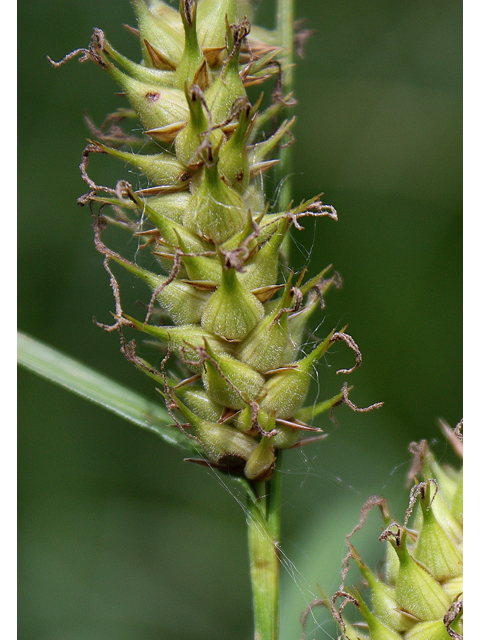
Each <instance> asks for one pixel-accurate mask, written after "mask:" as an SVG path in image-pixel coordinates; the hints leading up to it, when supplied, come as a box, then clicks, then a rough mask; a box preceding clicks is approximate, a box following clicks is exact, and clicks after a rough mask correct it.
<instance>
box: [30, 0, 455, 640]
mask: <svg viewBox="0 0 480 640" xmlns="http://www.w3.org/2000/svg"><path fill="white" fill-rule="evenodd" d="M18 11H19V14H18V24H19V53H18V61H19V76H18V90H19V118H18V121H19V144H18V158H19V172H18V175H19V198H18V209H19V217H18V230H19V233H18V238H19V250H18V259H19V269H18V283H19V298H18V317H19V326H20V328H21V329H22V330H24V331H27V332H29V333H30V334H32V335H33V336H35V337H37V338H39V339H41V340H43V341H45V342H47V343H48V344H50V345H52V346H54V347H57V348H59V349H61V350H63V351H65V352H66V353H67V354H69V355H71V356H74V357H76V358H78V359H80V360H81V361H82V362H84V363H87V364H90V365H92V366H94V367H95V368H97V369H98V370H100V371H102V372H103V373H106V374H108V375H110V376H112V377H113V378H115V379H116V380H119V381H121V382H123V383H126V384H128V385H129V386H131V387H133V388H135V389H137V390H139V391H141V392H142V393H143V394H144V395H148V396H149V397H152V398H155V392H154V390H153V384H152V383H151V382H149V380H148V379H147V378H144V377H143V376H142V375H141V374H139V373H138V372H136V371H135V370H134V369H133V368H132V367H131V365H129V364H128V363H127V362H125V361H124V359H123V357H122V356H121V355H120V353H119V343H118V337H117V336H116V335H107V334H105V333H103V332H102V331H101V330H100V329H98V328H97V327H95V326H94V325H93V324H92V316H93V315H95V316H96V317H97V318H99V319H100V320H103V321H106V322H108V321H109V318H110V315H109V312H110V310H112V309H113V302H112V296H111V293H110V290H109V286H108V278H107V275H106V273H105V271H104V269H103V266H102V260H101V256H100V255H99V254H98V253H97V252H96V251H95V249H94V247H93V239H92V230H91V220H90V217H89V213H88V210H86V209H84V208H80V207H78V206H77V205H76V198H77V197H78V196H79V195H81V194H82V193H84V192H85V190H86V189H85V185H84V183H83V182H82V180H81V177H80V172H79V171H78V169H77V165H78V163H79V161H80V158H81V153H82V150H83V147H84V140H85V137H86V136H87V135H88V131H87V128H86V126H85V124H84V122H83V117H82V116H83V112H84V111H87V112H88V114H89V115H90V116H91V117H92V119H93V120H94V122H96V123H97V124H99V123H101V122H102V120H103V118H104V117H105V115H106V114H107V113H109V112H110V111H112V110H113V109H115V108H116V107H117V106H118V105H120V104H122V103H121V99H120V98H117V97H115V96H114V92H115V91H116V88H115V85H114V84H113V83H112V81H111V80H110V79H109V78H108V77H107V76H106V74H104V73H103V72H102V71H101V70H100V69H98V68H95V67H94V65H93V64H91V63H87V64H84V65H79V64H78V63H76V62H71V63H70V64H69V65H68V66H65V67H63V68H61V69H59V70H54V69H52V68H51V67H50V66H49V65H48V63H47V61H46V54H49V55H50V56H52V57H53V58H54V59H60V58H61V57H62V56H63V55H64V54H65V53H66V52H68V51H70V50H72V49H74V48H75V47H79V46H86V45H87V43H88V41H89V36H90V32H91V28H92V27H93V26H98V27H101V28H102V29H103V30H104V31H105V33H106V35H107V37H108V38H109V40H110V41H111V42H112V43H113V45H114V46H116V47H117V48H118V49H120V50H121V51H123V52H124V53H126V54H127V55H129V56H130V57H132V58H133V59H137V60H138V59H139V52H138V50H137V43H136V42H135V39H134V38H133V36H132V35H131V34H129V33H128V32H127V31H125V29H124V28H123V27H122V23H129V24H133V22H134V20H133V13H132V11H131V9H130V6H129V3H128V2H127V0H116V1H115V2H111V1H109V0H95V1H94V0H83V1H82V2H68V3H66V2H62V1H60V0H49V1H48V2H40V3H39V2H33V0H25V1H24V2H22V3H19V6H18ZM273 11H274V3H273V2H267V0H263V2H260V4H259V8H258V16H259V21H260V22H261V23H263V24H264V25H266V26H271V25H272V24H273ZM461 12H462V8H461V3H458V2H451V1H446V0H437V1H436V2H434V3H433V2H430V0H415V1H413V0H412V1H405V0H401V1H398V2H389V3H387V2H381V1H380V0H376V1H372V0H370V1H369V0H364V1H363V2H358V1H357V2H353V1H352V0H337V1H336V2H318V0H310V1H308V0H297V15H298V17H299V18H305V25H306V26H307V27H309V28H313V29H315V31H316V35H315V37H314V38H312V39H311V40H310V41H309V42H308V45H307V47H306V56H305V59H304V60H299V61H298V66H297V72H296V73H297V76H296V97H297V99H298V106H297V108H296V114H297V123H296V128H295V137H296V145H295V150H294V176H293V181H294V191H295V198H296V199H297V200H300V199H301V198H303V197H310V196H312V195H314V194H316V193H318V192H319V191H323V192H324V196H323V200H324V202H326V203H330V204H333V205H334V206H335V208H336V209H337V211H338V214H339V221H338V223H334V222H332V221H331V220H328V219H321V220H319V221H317V223H316V225H315V224H314V223H313V222H312V221H308V222H307V223H306V227H307V230H306V231H305V232H304V233H303V234H302V235H300V234H298V233H296V235H295V237H296V240H297V241H298V246H297V247H296V253H295V256H294V258H293V260H292V261H293V262H294V264H295V265H296V266H297V267H298V268H300V267H301V266H302V265H303V264H304V263H305V262H306V261H307V262H308V264H309V268H310V272H311V273H312V274H313V273H314V272H316V271H318V270H320V269H321V268H323V267H324V266H326V265H327V264H329V263H333V264H334V267H335V268H336V269H338V271H339V272H340V273H341V276H342V278H343V281H344V286H343V288H342V289H341V290H340V291H335V292H333V293H332V294H331V295H329V296H328V299H327V307H326V309H325V311H324V312H323V314H322V315H319V316H318V317H317V319H316V322H317V323H318V324H320V322H322V321H323V322H324V326H322V329H321V330H320V331H323V332H325V331H326V330H329V329H330V328H331V327H333V326H338V327H340V326H343V325H344V324H347V323H348V326H349V328H348V331H349V332H350V333H351V334H352V335H353V336H354V338H355V340H356V341H357V342H358V344H359V346H360V348H361V350H362V353H363V357H364V362H363V365H362V367H361V368H360V369H359V370H358V371H356V372H355V373H354V374H352V375H351V376H350V378H349V383H351V384H353V385H354V386H355V389H354V391H353V392H352V395H351V397H352V399H353V401H354V402H356V403H357V404H358V405H360V406H365V405H367V404H370V403H372V402H376V401H379V400H383V401H384V402H385V405H384V407H383V408H382V409H381V410H380V411H377V412H374V413H369V414H354V413H352V412H350V411H349V410H348V409H347V408H345V407H341V408H340V409H339V410H338V411H337V413H336V418H337V421H338V428H335V426H334V425H333V424H332V423H331V422H330V421H329V420H328V418H324V419H323V420H322V421H319V425H320V426H322V427H323V428H324V429H325V430H326V431H329V432H331V435H330V436H329V438H327V439H326V440H325V441H323V442H320V443H317V444H316V445H313V446H311V447H310V448H309V449H305V451H299V450H295V451H291V452H288V453H287V454H286V456H285V466H284V474H285V478H284V486H285V501H284V507H283V549H284V551H285V554H286V559H288V560H286V562H285V564H286V568H285V570H284V572H283V575H282V581H283V582H282V624H283V631H282V639H283V640H292V639H296V638H299V636H300V626H299V624H298V616H299V614H300V612H301V610H302V609H305V608H306V606H307V604H308V602H309V601H310V600H312V599H313V597H315V595H317V589H316V584H317V583H318V584H321V585H322V586H323V587H324V588H325V589H326V590H327V591H329V592H330V593H332V592H333V591H334V590H335V588H336V586H337V585H338V583H339V575H340V563H341V559H342V552H343V540H344V537H345V535H346V534H347V533H348V531H349V530H350V529H351V528H352V527H353V525H354V524H355V523H356V522H357V520H358V514H359V510H360V507H361V505H362V504H363V502H364V500H365V499H366V498H367V497H368V496H369V495H370V494H371V493H373V492H376V493H381V492H382V493H384V494H385V495H387V497H389V499H390V500H391V504H392V510H393V511H394V513H395V514H396V515H398V517H400V516H401V514H402V511H403V510H404V506H405V490H404V477H405V473H406V470H407V468H408V460H409V454H408V451H407V448H408V444H409V442H410V441H411V440H419V439H421V438H427V439H428V440H429V441H431V442H434V441H436V444H434V445H433V446H434V450H435V451H436V452H437V453H438V455H439V456H440V457H442V458H444V459H450V454H449V452H448V450H447V448H446V445H445V441H444V439H443V438H442V437H441V435H440V432H439V431H438V429H437V427H436V424H435V420H436V418H437V417H438V416H443V417H444V418H445V419H446V420H447V421H448V422H450V423H451V424H452V425H454V424H456V422H458V420H460V418H461V417H462V355H461V354H462V335H461V331H462V307H461V304H462V297H461V296H462V294H461V291H462V271H461V269H462V267H461V264H462V260H461V247H462V238H461V233H462V231H461V229H462V220H461V211H462V201H461V198H462V173H461V172H462V165H461V153H462V149H461V133H462V116H461V109H462V103H461V97H462V94H461V91H462V87H461V63H462V58H461V37H462V33H461V29H462V13H461ZM100 164H101V170H102V171H103V174H102V178H103V179H104V182H106V183H109V184H114V183H115V179H116V176H117V175H118V174H117V173H116V170H117V169H118V165H117V164H116V163H115V162H113V161H112V162H103V163H98V164H96V165H95V166H96V167H100ZM273 186H274V185H273ZM132 296H133V297H134V296H135V293H134V292H133V293H132ZM351 359H352V355H351V354H350V353H349V352H348V351H347V350H346V349H345V348H344V347H342V346H341V345H339V347H338V349H337V353H334V354H333V355H332V356H330V357H329V358H328V361H327V362H325V363H324V364H322V366H321V367H320V368H319V379H320V381H321V390H320V393H321V396H322V397H324V398H326V397H328V396H330V395H333V393H335V392H336V391H337V390H338V389H339V388H340V386H341V384H342V382H343V379H339V376H335V374H334V371H335V369H336V368H338V366H337V365H339V364H340V363H341V364H342V366H345V364H347V365H348V363H350V362H351ZM18 383H19V386H18V389H19V422H18V434H19V447H18V453H19V482H18V489H19V511H18V513H19V636H18V637H19V638H20V640H30V639H31V638H35V640H80V639H82V640H84V639H88V640H96V639H98V640H100V639H101V640H110V639H112V640H123V639H125V640H136V639H139V640H140V639H142V640H149V639H150V638H151V639H152V640H153V639H154V638H155V639H159V638H162V639H165V640H184V639H186V638H188V639H189V640H216V639H218V640H220V639H222V640H224V639H225V638H228V639H231V640H240V639H242V640H245V639H248V638H251V637H252V620H251V611H250V591H249V582H248V580H249V578H248V558H247V551H246V535H245V534H246V531H245V517H244V514H243V512H242V509H241V508H240V506H239V505H238V504H237V503H236V502H235V501H234V500H233V499H232V496H231V495H230V494H229V490H230V491H233V492H234V493H236V490H235V489H234V488H233V486H230V485H228V483H227V486H228V490H226V489H225V487H224V486H222V483H221V482H219V480H218V479H217V478H216V477H215V476H214V475H213V474H212V473H210V472H208V471H207V470H205V469H203V468H197V467H195V466H189V465H187V464H185V463H183V462H182V457H181V455H180V454H179V453H178V452H177V451H175V450H172V449H170V448H168V446H167V445H165V444H164V443H163V442H161V441H160V440H158V439H156V438H155V437H154V436H153V435H151V434H149V433H143V432H142V431H141V430H139V429H137V428H135V427H133V426H132V425H130V424H127V423H125V422H122V421H121V420H120V419H119V418H116V417H114V416H112V415H110V414H108V413H106V412H105V411H103V410H101V409H100V408H97V407H94V406H92V405H90V404H89V403H87V402H85V401H82V400H81V399H79V398H76V397H73V396H72V395H70V394H69V393H67V392H66V391H63V390H61V389H59V388H56V387H54V386H53V385H51V384H49V383H47V382H45V381H43V380H40V379H39V378H37V377H35V376H34V375H32V374H30V373H27V372H25V371H23V370H20V371H19V378H18ZM379 527H380V521H379V519H378V518H375V517H373V518H372V523H371V525H370V531H371V532H372V535H373V536H374V538H375V539H376V533H377V532H378V530H379ZM358 546H359V548H360V551H361V552H362V553H363V554H364V555H365V557H366V559H367V560H370V561H371V562H373V563H375V562H376V561H377V560H378V559H379V557H380V554H381V548H377V546H378V545H377V546H375V545H374V546H373V547H372V548H371V549H370V551H368V552H367V546H368V543H367V542H363V543H362V542H360V543H359V545H358ZM324 620H325V615H324V614H322V613H321V612H320V611H319V612H318V625H320V626H321V628H318V627H317V625H315V624H310V625H309V627H308V635H307V637H308V638H316V640H319V638H322V637H325V638H327V637H329V636H328V633H333V632H332V627H331V626H329V623H324V622H323V621H324ZM324 625H325V626H324Z"/></svg>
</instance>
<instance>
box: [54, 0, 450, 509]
mask: <svg viewBox="0 0 480 640" xmlns="http://www.w3.org/2000/svg"><path fill="white" fill-rule="evenodd" d="M251 4H252V3H251V2H249V1H248V0H241V1H239V2H235V0H215V1H213V0H198V1H197V0H181V1H180V7H179V10H175V9H173V7H172V6H170V4H169V3H168V2H164V1H162V0H155V1H154V2H153V1H147V0H132V5H133V9H134V12H135V15H136V18H137V27H138V28H137V30H134V31H135V33H137V35H138V40H139V52H140V56H141V58H142V59H139V60H137V61H131V60H128V58H126V57H125V56H123V55H122V54H121V53H120V52H118V51H117V50H116V49H114V48H113V47H112V45H111V44H110V43H109V42H108V40H107V39H106V37H105V35H104V34H103V32H102V31H101V30H100V29H94V31H93V34H92V38H91V42H90V44H89V47H88V48H87V49H80V50H78V51H76V52H74V54H73V55H76V54H77V53H80V54H82V58H81V60H82V61H85V60H87V59H88V60H91V61H93V62H94V63H95V64H96V65H97V66H99V67H101V68H102V69H103V70H105V71H107V73H108V74H109V75H110V76H111V77H112V78H113V79H114V80H115V81H116V82H117V83H118V85H119V86H120V90H121V92H122V94H123V96H124V97H123V98H122V99H125V98H126V100H127V101H128V103H129V105H130V108H128V109H125V108H121V109H119V110H118V111H117V112H115V114H112V116H111V118H110V119H109V121H111V124H112V126H111V128H110V129H108V130H107V131H106V132H105V133H104V129H102V130H101V132H100V133H99V132H98V131H95V132H94V135H95V136H96V137H97V138H100V139H99V140H97V141H89V145H88V146H87V147H86V149H85V152H84V155H83V161H82V165H81V170H82V176H83V178H84V180H85V182H86V183H87V184H88V189H89V191H88V193H87V194H86V195H85V196H82V198H80V200H79V202H80V203H81V204H87V203H88V204H89V205H91V206H93V205H94V204H98V206H99V210H98V211H96V219H95V243H96V248H97V249H98V251H99V252H100V253H101V254H102V255H103V258H104V264H105V268H106V269H107V272H108V276H109V279H110V283H111V286H112V290H113V293H114V297H115V314H114V323H113V325H112V326H111V327H107V328H108V329H109V330H112V329H118V331H119V332H120V334H121V345H122V352H123V353H124V354H125V355H126V357H127V358H128V359H129V360H130V361H131V362H132V363H133V364H135V366H136V367H137V368H138V369H139V370H141V371H144V372H145V373H146V374H147V375H148V376H149V377H151V378H153V379H154V381H155V383H156V385H157V387H158V388H159V389H160V391H161V393H162V394H163V397H164V398H165V401H166V404H167V408H168V409H169V411H170V412H171V415H172V419H173V421H174V422H175V424H176V425H177V427H178V428H179V429H182V430H183V432H184V433H185V434H186V435H187V436H189V437H190V438H191V442H192V448H193V449H194V450H195V451H196V453H197V456H200V457H202V456H203V458H204V461H205V463H206V464H213V465H215V466H216V467H218V468H219V469H221V470H228V472H229V473H239V474H244V476H245V477H246V478H247V479H248V480H249V481H251V482H256V481H261V480H266V479H268V478H269V477H270V476H271V474H272V473H273V472H274V468H275V459H276V452H277V450H278V449H283V448H289V447H292V446H299V445H300V444H302V440H303V438H302V434H303V433H304V432H306V431H308V432H309V434H308V435H309V436H310V438H307V439H306V440H311V439H312V434H311V432H312V431H314V432H315V434H316V435H315V436H314V437H316V438H318V437H321V436H319V435H318V434H319V433H320V432H321V430H320V429H318V428H317V427H315V426H313V425H311V424H310V422H312V421H313V420H315V419H316V417H317V416H318V415H319V414H320V413H322V412H324V411H327V410H331V409H332V408H333V407H335V406H336V405H337V404H341V403H342V402H347V404H348V405H349V406H350V407H352V408H355V406H354V405H353V404H352V403H351V402H350V401H349V400H348V388H347V387H346V385H344V387H343V388H342V390H341V391H340V393H337V394H336V395H335V396H334V397H333V398H330V399H327V400H320V401H319V402H318V403H317V404H316V405H314V406H312V407H307V408H303V407H302V404H303V402H304V400H305V398H306V397H307V394H308V390H309V387H310V386H311V384H312V381H315V382H316V366H318V364H319V362H320V361H321V359H322V357H323V356H324V354H325V353H326V351H327V350H328V348H329V347H330V345H331V343H332V341H334V340H336V339H337V338H338V336H344V334H343V333H335V332H333V331H332V332H331V333H330V334H329V335H328V336H327V338H326V339H325V340H323V342H320V343H319V344H318V346H316V347H314V348H313V349H311V348H310V349H306V351H307V352H309V354H308V355H307V356H305V357H299V354H300V352H301V351H302V352H303V349H302V347H303V343H302V339H303V333H304V331H305V328H306V324H307V321H308V320H309V319H310V318H311V317H312V315H313V313H314V312H316V311H317V310H318V309H319V308H320V307H321V306H323V297H324V294H325V293H326V291H327V289H328V288H329V286H330V284H331V283H332V282H333V278H332V279H331V281H329V280H325V279H323V272H322V274H320V275H319V276H317V277H316V278H313V279H311V280H309V281H308V282H307V283H306V284H303V285H302V284H301V282H302V279H303V277H304V275H305V274H304V273H301V274H300V277H298V278H297V281H296V283H295V284H294V282H295V278H294V275H293V274H292V273H291V272H290V270H289V268H288V267H287V264H288V263H287V261H286V259H285V256H284V255H283V246H284V240H285V238H286V237H287V234H288V233H289V230H290V228H291V226H292V225H294V226H295V227H297V228H298V229H299V230H301V226H300V222H299V219H300V218H301V217H303V216H321V215H329V216H330V217H332V218H335V215H334V213H333V212H334V210H333V209H332V208H331V207H330V208H329V207H324V205H322V203H321V202H320V201H319V199H318V197H317V198H312V199H311V200H307V201H302V203H301V204H300V205H298V206H296V207H294V206H293V204H291V205H290V206H289V207H287V210H283V211H278V210H275V209H274V208H273V207H272V210H269V205H268V204H266V202H267V198H266V196H265V193H264V184H267V185H268V184H269V183H268V180H264V175H265V174H266V172H267V171H268V170H269V169H270V168H271V167H273V165H274V164H275V163H276V162H277V160H278V153H279V149H280V147H282V146H285V145H286V144H288V143H289V142H291V136H290V135H289V132H290V129H291V127H292V125H293V122H294V118H291V117H290V118H289V117H287V115H288V114H287V107H288V106H289V104H291V103H293V101H291V100H289V98H290V96H281V95H280V93H281V76H282V73H281V72H282V71H283V69H282V64H283V62H282V59H281V56H282V50H281V48H280V47H279V46H278V42H277V39H278V34H277V33H275V32H267V31H266V30H264V29H263V30H262V29H260V28H258V27H256V26H255V25H254V26H253V27H252V25H251V23H250V22H249V21H248V20H247V18H244V19H243V20H241V21H238V19H239V17H240V18H241V17H242V16H243V15H245V13H244V12H248V11H250V9H251V6H250V5H251ZM249 15H250V17H252V16H251V14H250V13H249ZM236 21H237V22H236ZM248 36H250V38H249V39H248V40H247V37H248ZM71 57H72V55H69V56H67V57H66V58H65V60H67V59H70V58H71ZM58 64H59V63H54V65H55V66H57V65H58ZM269 79H274V80H276V81H277V85H276V86H277V91H275V92H274V99H275V102H274V103H273V104H270V105H268V104H266V105H265V106H264V105H263V104H262V103H263V102H264V100H262V98H261V97H260V98H259V99H258V101H257V102H256V103H255V104H253V105H252V103H251V101H250V100H249V98H248V95H247V92H248V91H249V86H250V85H258V84H261V83H263V82H264V81H267V80H269ZM262 95H263V94H262ZM261 107H263V110H262V109H261ZM278 123H280V125H279V124H278ZM142 127H143V130H142ZM94 153H95V154H104V155H107V156H109V157H111V158H113V159H114V160H116V161H117V162H121V163H123V165H128V166H129V167H130V168H132V169H133V172H134V173H135V175H136V183H135V185H134V186H132V185H129V184H128V183H126V182H124V181H119V182H118V183H117V184H116V185H111V186H99V185H98V184H97V182H96V181H94V180H93V179H92V178H91V177H90V175H89V173H88V172H87V169H88V163H89V156H90V155H91V154H94ZM276 156H277V157H276ZM270 182H271V181H270ZM109 228H115V229H116V230H117V231H118V232H120V230H122V231H123V232H124V233H126V234H130V242H129V241H128V240H127V241H125V238H124V239H123V240H122V241H121V245H120V246H122V247H123V248H125V251H126V252H128V251H129V250H131V251H130V255H128V256H127V255H121V254H120V253H118V252H117V251H115V250H114V249H111V248H110V247H107V244H106V243H107V241H108V242H110V241H109V240H107V239H106V238H105V237H104V234H105V235H107V234H109V233H110V232H109V230H108V229H109ZM128 276H133V277H135V278H136V279H137V280H140V281H142V282H143V283H145V284H146V285H147V287H148V289H149V295H150V298H149V299H147V300H146V301H145V312H144V314H143V317H142V318H141V319H139V318H138V312H135V313H134V314H132V315H130V313H129V312H128V310H127V309H124V308H123V306H122V303H123V297H122V292H123V278H124V277H128ZM117 278H119V280H117ZM133 315H135V316H137V317H133ZM104 326H105V325H104ZM131 332H132V333H135V332H136V333H137V335H141V336H144V337H145V342H148V345H149V348H150V349H152V345H158V354H159V355H158V356H157V359H156V360H157V361H154V366H152V365H151V364H148V363H147V361H146V360H144V359H143V358H142V357H141V354H140V355H137V353H136V352H137V351H139V352H140V351H141V350H142V348H143V345H142V344H141V341H139V344H138V345H135V346H132V345H133V344H134V343H133V341H132V342H127V337H128V336H127V334H130V333H131ZM338 339H339V338H338ZM342 339H344V341H346V342H347V343H348V344H349V346H352V344H354V343H353V341H351V339H350V341H351V342H348V340H347V339H346V338H345V337H343V338H342ZM149 359H151V357H149ZM357 359H358V358H357ZM179 380H180V381H181V382H179ZM429 477H430V476H429ZM459 504H460V498H459V497H457V498H456V502H455V513H458V511H459ZM436 515H437V514H436ZM437 519H438V520H439V521H440V522H441V518H440V517H438V516H437Z"/></svg>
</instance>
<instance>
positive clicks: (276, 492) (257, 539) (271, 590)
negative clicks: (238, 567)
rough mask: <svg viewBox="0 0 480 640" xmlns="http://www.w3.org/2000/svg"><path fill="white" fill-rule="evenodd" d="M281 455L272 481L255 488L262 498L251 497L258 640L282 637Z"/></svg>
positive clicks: (251, 550) (250, 530)
mask: <svg viewBox="0 0 480 640" xmlns="http://www.w3.org/2000/svg"><path fill="white" fill-rule="evenodd" d="M280 456H281V452H279V453H278V457H277V464H276V469H275V472H274V474H273V477H272V479H271V480H269V481H268V482H259V483H257V484H256V485H255V491H256V493H257V496H258V497H257V498H256V499H255V500H254V499H253V498H252V497H251V496H250V495H248V494H247V510H248V523H247V524H248V547H249V553H250V577H251V581H252V591H253V611H254V623H255V636H254V637H255V640H278V638H279V602H278V600H279V573H280V563H279V556H278V553H279V540H280V508H281V491H282V474H281V471H280V468H279V467H280Z"/></svg>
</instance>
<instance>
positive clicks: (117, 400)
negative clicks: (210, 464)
mask: <svg viewBox="0 0 480 640" xmlns="http://www.w3.org/2000/svg"><path fill="white" fill-rule="evenodd" d="M17 347H18V350H17V360H18V363H19V364H21V365H22V366H24V367H25V368H27V369H29V370H30V371H33V372H34V373H36V374H38V375H39V376H42V377H43V378H47V379H48V380H51V381H52V382H55V383H56V384H58V385H60V386H62V387H64V388H65V389H68V390H69V391H72V392H73V393H76V394H77V395H79V396H82V397H83V398H86V399H87V400H90V401H91V402H93V403H95V404H98V405H100V406H102V407H104V408H105V409H108V410H109V411H112V412H113V413H115V414H117V415H119V416H121V417H122V418H124V419H125V420H128V421H129V422H133V424H136V425H137V426H139V427H142V428H144V429H147V430H149V431H152V432H153V433H155V434H156V435H158V436H160V438H162V440H164V441H165V442H168V443H169V444H173V445H176V446H178V447H181V448H182V449H189V450H192V449H193V450H194V451H196V448H195V446H194V445H193V443H192V441H191V440H190V439H189V438H188V437H187V436H186V435H184V434H183V433H182V432H181V431H179V430H177V429H176V428H174V427H171V426H168V425H169V424H171V422H172V419H171V418H170V416H169V414H168V412H167V411H166V410H165V409H164V408H163V407H162V406H160V405H157V404H155V403H154V402H152V401H151V400H148V399H147V398H144V397H143V396H141V395H140V394H138V393H136V392H135V391H132V390H131V389H128V388H127V387H124V386H123V385H121V384H119V383H118V382H115V381H114V380H111V379H110V378H108V377H107V376H105V375H103V374H101V373H98V372H97V371H94V370H93V369H90V367H88V366H86V365H84V364H82V363H80V362H78V361H77V360H74V359H73V358H70V357H69V356H67V355H65V354H63V353H60V352H59V351H57V350H56V349H53V348H52V347H49V346H48V345H46V344H43V343H42V342H40V341H38V340H36V339H35V338H32V337H30V336H28V335H26V334H24V333H22V332H20V331H19V332H18V343H17ZM197 453H198V452H197Z"/></svg>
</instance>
